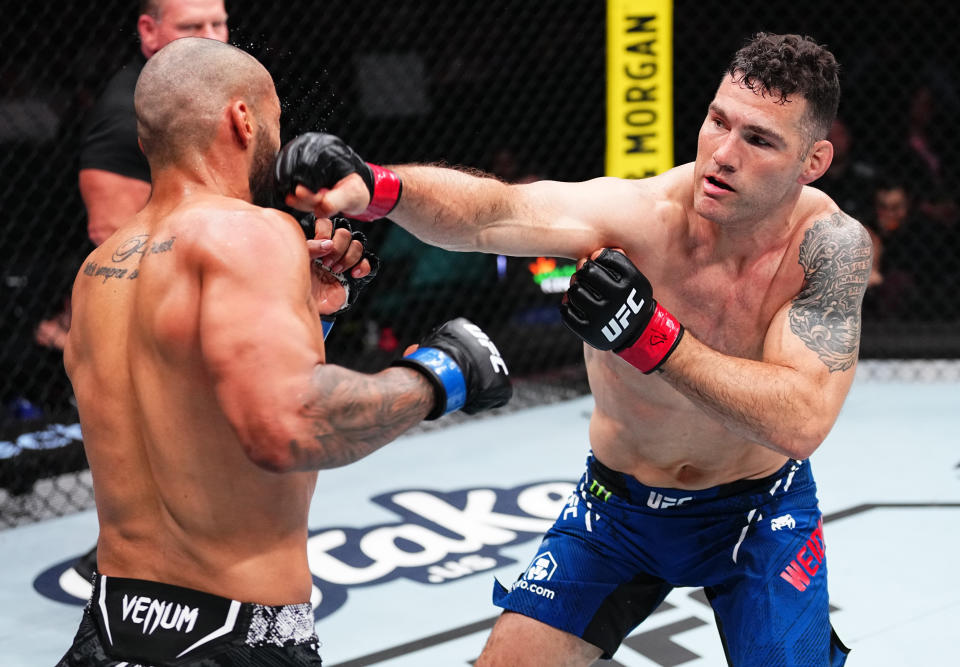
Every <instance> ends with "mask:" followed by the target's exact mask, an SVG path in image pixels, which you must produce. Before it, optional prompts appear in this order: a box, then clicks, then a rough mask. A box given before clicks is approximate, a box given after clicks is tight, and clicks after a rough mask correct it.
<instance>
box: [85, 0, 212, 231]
mask: <svg viewBox="0 0 960 667" xmlns="http://www.w3.org/2000/svg"><path fill="white" fill-rule="evenodd" d="M137 32H138V33H139V35H140V51H141V53H140V54H137V56H136V57H135V58H134V59H133V60H131V61H130V62H129V63H128V64H127V65H126V66H125V67H124V68H123V69H121V70H120V71H119V72H118V73H117V74H116V75H115V76H114V77H113V79H111V80H110V83H109V84H108V85H107V88H106V90H105V91H104V94H103V96H102V97H101V98H100V100H99V101H98V102H97V105H96V107H94V109H93V111H92V112H91V114H90V116H89V118H88V119H87V126H86V132H85V138H84V142H83V147H82V149H81V153H80V179H79V180H80V194H81V195H82V196H83V203H84V205H85V206H86V207H87V233H88V234H89V236H90V240H91V241H93V242H94V243H95V244H96V245H100V244H101V243H102V242H103V241H104V240H105V239H106V238H107V237H109V236H110V235H111V234H112V233H113V232H114V231H115V230H116V229H117V226H118V225H119V223H120V221H123V220H129V219H130V218H131V217H133V215H134V214H135V213H136V212H137V211H139V210H140V209H141V208H143V206H144V204H146V203H147V198H148V197H149V196H150V170H149V168H148V167H147V160H146V158H144V156H143V153H142V152H141V151H140V148H139V146H138V145H137V121H136V118H135V116H134V112H133V89H134V86H136V83H137V77H138V76H139V75H140V70H141V69H142V68H143V65H144V63H145V62H146V61H147V58H150V56H152V55H153V54H154V53H156V52H157V51H159V50H160V49H161V48H163V47H164V46H166V45H167V44H169V43H170V42H172V41H173V40H175V39H179V38H181V37H207V38H209V39H216V40H219V41H221V42H226V41H227V36H228V31H227V12H226V9H225V8H224V4H223V0H143V1H142V3H141V6H140V16H139V18H138V19H137Z"/></svg>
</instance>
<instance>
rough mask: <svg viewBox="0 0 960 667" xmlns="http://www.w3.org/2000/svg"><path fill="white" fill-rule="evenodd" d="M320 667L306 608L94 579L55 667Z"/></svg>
mask: <svg viewBox="0 0 960 667" xmlns="http://www.w3.org/2000/svg"><path fill="white" fill-rule="evenodd" d="M320 664H321V661H320V655H319V640H318V639H317V635H316V633H315V632H314V627H313V612H312V610H311V608H310V603H309V602H305V603H302V604H294V605H282V606H266V605H261V604H254V603H250V602H238V601H236V600H229V599H227V598H221V597H219V596H216V595H211V594H209V593H203V592H200V591H195V590H192V589H189V588H182V587H180V586H171V585H169V584H161V583H158V582H153V581H142V580H139V579H120V578H116V577H106V576H103V575H96V576H95V577H94V586H93V594H92V596H91V598H90V603H89V604H88V605H87V608H86V609H85V610H84V613H83V619H82V621H81V623H80V628H79V630H78V631H77V635H76V637H75V638H74V641H73V645H72V646H71V647H70V649H69V650H68V651H67V654H66V655H65V656H64V657H63V658H62V659H61V660H60V662H59V663H58V665H57V667H74V666H76V667H79V666H80V665H83V666H85V667H87V666H90V665H97V666H100V665H104V666H106V665H109V666H111V667H161V666H166V665H170V666H174V667H186V666H190V667H228V666H230V667H233V666H236V667H242V666H246V665H250V666H253V665H312V666H319V665H320Z"/></svg>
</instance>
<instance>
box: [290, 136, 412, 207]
mask: <svg viewBox="0 0 960 667" xmlns="http://www.w3.org/2000/svg"><path fill="white" fill-rule="evenodd" d="M354 173H356V174H359V175H360V177H361V178H362V179H363V182H364V183H365V184H366V186H367V190H369V192H370V204H369V205H368V206H367V209H366V210H365V211H364V212H363V213H360V214H350V217H351V218H354V219H355V220H362V221H364V222H370V221H371V220H377V219H379V218H383V217H385V216H386V215H387V214H388V213H389V212H390V211H392V210H393V207H394V206H396V205H397V201H399V199H400V191H401V190H402V188H403V184H402V183H401V181H400V177H399V176H398V175H397V174H396V172H393V171H391V170H389V169H386V168H385V167H381V166H379V165H375V164H370V163H368V162H364V161H363V160H361V159H360V156H359V155H357V154H356V153H355V152H353V149H352V148H350V147H349V146H347V145H346V144H345V143H343V141H342V140H341V139H340V138H339V137H335V136H334V135H332V134H324V133H322V132H307V133H305V134H301V135H300V136H299V137H296V138H295V139H292V140H291V141H289V142H287V144H286V145H285V146H284V147H283V148H281V149H280V153H279V154H278V155H277V161H276V163H275V164H274V173H273V175H274V185H275V188H276V192H277V195H278V196H279V198H280V200H281V201H283V200H285V199H286V196H287V195H288V194H291V193H293V191H294V190H295V189H296V187H297V185H298V184H299V185H304V186H306V187H307V188H308V189H310V190H312V191H314V192H318V191H319V190H321V189H323V188H332V187H333V186H334V185H336V184H337V183H338V182H339V181H341V180H342V179H344V178H346V177H347V176H349V175H350V174H354Z"/></svg>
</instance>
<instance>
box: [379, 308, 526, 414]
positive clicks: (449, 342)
mask: <svg viewBox="0 0 960 667" xmlns="http://www.w3.org/2000/svg"><path fill="white" fill-rule="evenodd" d="M392 365H393V366H406V367H407V368H412V369H414V370H416V371H419V372H420V373H422V374H423V375H424V376H426V378H427V379H428V380H429V381H430V384H432V385H433V389H434V392H435V395H436V401H435V403H434V406H433V410H431V411H430V414H428V415H427V417H426V418H427V419H428V420H431V419H437V418H438V417H441V416H443V415H445V414H447V413H448V412H453V411H455V410H463V411H464V412H466V413H467V414H470V415H472V414H476V413H477V412H482V411H483V410H490V409H493V408H499V407H501V406H503V405H506V403H507V401H509V400H510V398H511V397H512V396H513V386H512V385H511V384H510V378H509V375H510V372H509V371H508V370H507V364H506V362H504V360H503V357H501V356H500V352H499V351H498V350H497V346H496V345H494V344H493V341H491V340H490V337H489V336H487V334H486V333H484V332H483V330H482V329H481V328H480V327H478V326H477V325H476V324H474V323H473V322H471V321H470V320H468V319H465V318H463V317H458V318H457V319H455V320H450V321H449V322H446V323H444V324H442V325H440V326H439V327H437V328H436V329H434V330H433V331H431V332H430V333H429V334H427V336H426V337H424V338H423V340H421V341H420V347H419V348H417V349H416V350H415V351H413V352H411V353H410V354H408V355H407V356H405V357H403V358H401V359H397V360H396V361H394V362H393V364H392Z"/></svg>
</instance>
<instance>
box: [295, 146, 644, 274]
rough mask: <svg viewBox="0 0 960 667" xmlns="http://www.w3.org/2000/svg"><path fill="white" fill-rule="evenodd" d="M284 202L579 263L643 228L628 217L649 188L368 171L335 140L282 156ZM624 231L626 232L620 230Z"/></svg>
mask: <svg viewBox="0 0 960 667" xmlns="http://www.w3.org/2000/svg"><path fill="white" fill-rule="evenodd" d="M276 182H277V186H278V194H279V195H280V196H281V197H284V198H285V201H286V202H287V204H289V205H291V206H295V207H297V208H300V209H302V210H310V211H313V212H314V213H315V214H316V215H317V216H321V217H328V216H330V215H333V214H334V213H337V212H342V213H344V214H345V215H348V216H350V217H356V218H360V219H365V220H369V219H374V218H376V217H384V216H387V215H388V216H389V218H390V219H391V220H393V221H394V222H396V223H398V224H400V225H401V226H403V227H404V228H406V229H407V230H408V231H410V232H412V233H413V234H414V235H416V236H417V237H419V238H421V239H422V240H424V241H426V242H428V243H430V244H433V245H437V246H440V247H443V248H447V249H449V250H463V251H466V250H480V251H485V252H495V253H502V254H507V255H516V256H531V255H550V256H557V257H570V258H579V257H583V256H585V255H587V254H589V253H590V252H592V251H594V250H596V249H597V248H598V247H602V246H617V245H621V244H622V238H621V236H622V233H623V232H622V230H623V229H624V228H625V227H629V226H631V225H636V224H637V220H636V219H634V218H630V217H628V215H627V211H630V210H634V211H635V210H636V206H637V205H638V204H637V202H638V199H642V197H643V194H642V193H643V189H644V185H643V184H642V183H641V182H634V181H624V180H620V179H614V178H598V179H594V180H591V181H586V182H584V183H560V182H555V181H540V182H537V183H531V184H525V185H507V184H505V183H502V182H501V181H498V180H497V179H495V178H490V177H486V176H483V175H478V174H475V173H467V172H465V171H460V170H456V169H447V168H441V167H431V166H422V165H407V166H397V167H390V168H384V167H380V166H378V165H371V164H368V163H365V162H363V160H361V159H360V158H359V157H358V156H357V155H356V154H355V153H354V152H353V150H352V149H350V148H349V147H348V146H346V145H345V144H344V143H343V142H342V141H340V140H339V139H337V138H336V137H333V136H331V135H326V134H319V133H308V134H305V135H301V136H300V137H297V138H296V139H294V140H293V141H291V142H289V143H288V144H287V145H285V146H284V147H283V149H282V150H281V152H280V156H279V157H278V160H277V169H276ZM618 230H619V231H618Z"/></svg>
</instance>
